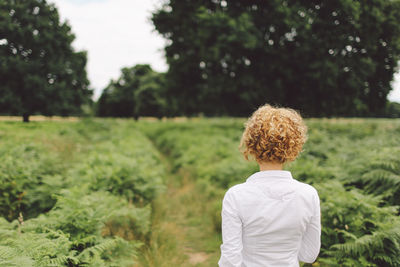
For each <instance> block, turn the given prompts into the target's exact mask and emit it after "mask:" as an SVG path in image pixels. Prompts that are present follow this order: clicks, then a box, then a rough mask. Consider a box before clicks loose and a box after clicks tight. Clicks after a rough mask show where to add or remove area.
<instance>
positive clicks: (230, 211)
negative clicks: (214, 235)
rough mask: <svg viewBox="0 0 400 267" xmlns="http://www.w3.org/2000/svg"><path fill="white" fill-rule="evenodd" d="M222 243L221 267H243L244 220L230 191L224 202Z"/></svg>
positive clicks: (219, 263)
mask: <svg viewBox="0 0 400 267" xmlns="http://www.w3.org/2000/svg"><path fill="white" fill-rule="evenodd" d="M221 216H222V242H223V244H222V245H221V258H220V260H219V262H218V265H219V266H220V267H240V266H242V249H243V244H242V220H241V219H240V216H239V214H238V211H237V209H236V207H235V202H234V198H233V196H232V192H231V191H230V190H228V192H227V193H226V194H225V197H224V200H223V202H222V213H221Z"/></svg>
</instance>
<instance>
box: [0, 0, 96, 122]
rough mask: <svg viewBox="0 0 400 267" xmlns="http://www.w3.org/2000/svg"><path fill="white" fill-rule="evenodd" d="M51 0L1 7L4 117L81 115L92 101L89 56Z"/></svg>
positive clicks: (9, 1)
mask: <svg viewBox="0 0 400 267" xmlns="http://www.w3.org/2000/svg"><path fill="white" fill-rule="evenodd" d="M74 38H75V36H74V35H73V34H72V32H71V27H70V26H69V25H68V23H67V22H63V23H62V22H60V17H59V14H58V12H57V9H56V8H55V6H54V5H53V4H48V3H47V2H46V1H45V0H26V1H14V0H3V1H1V2H0V84H1V85H0V113H2V114H12V115H23V117H24V121H28V120H29V115H32V114H35V113H41V114H43V115H63V116H66V115H71V114H74V115H75V114H79V113H80V111H81V106H82V104H84V103H87V102H89V101H90V96H91V94H92V92H91V90H90V89H89V88H88V85H89V81H88V79H87V74H86V70H85V67H86V61H87V56H86V52H76V51H74V49H73V48H72V42H73V40H74Z"/></svg>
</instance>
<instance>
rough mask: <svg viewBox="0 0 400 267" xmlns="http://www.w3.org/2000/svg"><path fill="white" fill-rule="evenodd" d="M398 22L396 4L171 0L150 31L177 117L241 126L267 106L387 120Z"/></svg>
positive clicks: (399, 49) (399, 4) (399, 5)
mask: <svg viewBox="0 0 400 267" xmlns="http://www.w3.org/2000/svg"><path fill="white" fill-rule="evenodd" d="M399 17H400V1H398V0H394V1H386V0H374V1H366V0H362V1H356V0H340V1H327V0H312V1H302V0H295V1H286V0H272V1H259V0H257V1H234V0H207V1H190V0H171V1H169V2H168V3H166V4H164V6H162V7H161V8H160V9H159V10H157V11H156V12H154V14H153V17H152V21H153V23H154V25H155V28H156V30H157V31H158V32H159V33H160V34H161V35H162V36H163V37H165V38H166V39H167V40H168V42H167V46H166V47H165V52H166V57H167V62H168V64H169V71H168V72H167V73H166V79H167V91H168V95H173V96H174V98H175V99H174V100H175V102H177V103H179V107H180V108H179V110H177V111H176V113H180V114H185V115H194V114H198V113H200V112H204V113H205V114H206V115H246V116H247V115H248V114H249V113H250V112H251V111H253V110H254V109H255V108H256V107H257V106H259V105H261V104H264V103H266V102H268V103H272V104H280V105H285V106H286V105H287V106H290V107H293V108H296V109H300V110H301V111H302V112H303V113H305V115H308V116H355V115H357V116H360V115H361V116H369V115H380V114H383V113H384V110H385V105H386V101H387V100H386V96H387V94H388V93H389V91H390V90H391V86H390V81H391V80H392V78H393V73H394V72H395V69H396V66H397V62H398V60H399V55H400V24H398V22H397V20H398V18H399ZM175 106H176V104H175Z"/></svg>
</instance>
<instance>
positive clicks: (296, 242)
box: [219, 105, 321, 267]
mask: <svg viewBox="0 0 400 267" xmlns="http://www.w3.org/2000/svg"><path fill="white" fill-rule="evenodd" d="M306 133H307V127H306V126H305V124H304V122H303V120H302V118H301V116H300V115H299V114H298V113H297V112H296V111H294V110H292V109H287V108H275V107H272V106H270V105H265V106H262V107H260V108H259V109H258V110H257V111H255V112H254V114H253V115H252V116H251V117H250V118H249V120H248V121H247V123H246V129H245V130H244V133H243V136H242V140H241V148H242V152H243V154H244V156H245V158H246V159H249V158H250V157H251V158H253V159H255V160H256V161H257V163H258V165H259V166H260V171H259V172H256V173H254V174H253V175H251V176H250V177H249V178H248V179H247V180H246V182H245V183H242V184H238V185H235V186H233V187H231V188H230V189H229V190H228V191H227V192H226V194H225V197H224V200H223V203H222V238H223V244H222V245H221V258H220V260H219V266H221V267H231V266H232V267H233V266H235V267H236V266H237V267H244V266H246V267H261V266H262V267H271V266H277V267H278V266H279V267H292V266H293V267H294V266H296V267H297V266H299V261H302V262H307V263H312V262H314V261H315V259H316V258H317V256H318V253H319V250H320V246H321V241H320V237H321V223H320V205H319V197H318V193H317V191H316V190H315V189H314V188H313V187H312V186H310V185H307V184H304V183H301V182H299V181H297V180H295V179H294V178H293V177H292V175H291V173H290V172H289V171H284V170H282V169H283V164H284V163H286V162H290V161H293V160H295V159H296V157H297V155H298V154H299V153H300V151H301V150H302V147H303V144H304V143H305V141H306Z"/></svg>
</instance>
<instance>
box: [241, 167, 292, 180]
mask: <svg viewBox="0 0 400 267" xmlns="http://www.w3.org/2000/svg"><path fill="white" fill-rule="evenodd" d="M260 179H293V177H292V174H291V172H290V171H283V170H282V171H281V170H273V171H259V172H256V173H254V174H253V175H251V176H250V177H249V178H247V180H246V181H247V182H248V181H256V180H260Z"/></svg>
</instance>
